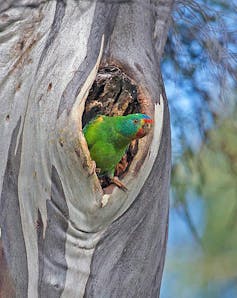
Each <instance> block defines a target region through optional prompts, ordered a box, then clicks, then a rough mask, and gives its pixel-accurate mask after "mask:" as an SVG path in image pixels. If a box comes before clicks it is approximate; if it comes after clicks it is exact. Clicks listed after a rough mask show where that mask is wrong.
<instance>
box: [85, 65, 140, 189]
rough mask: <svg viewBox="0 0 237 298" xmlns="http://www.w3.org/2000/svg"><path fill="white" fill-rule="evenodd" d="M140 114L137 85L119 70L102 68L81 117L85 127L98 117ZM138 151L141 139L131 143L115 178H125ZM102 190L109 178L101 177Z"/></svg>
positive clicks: (116, 171) (107, 183) (117, 168)
mask: <svg viewBox="0 0 237 298" xmlns="http://www.w3.org/2000/svg"><path fill="white" fill-rule="evenodd" d="M140 112H141V105H140V102H139V99H138V91H137V86H136V85H135V84H134V83H133V82H132V81H131V79H130V78H129V77H128V76H127V75H126V74H125V73H123V72H122V71H121V69H119V68H118V67H115V66H107V67H103V68H100V69H99V71H98V73H97V76H96V79H95V81H94V83H93V85H92V87H91V89H90V91H89V95H88V98H87V100H86V103H85V110H84V113H83V116H82V127H84V126H85V125H86V124H87V123H88V122H89V121H90V120H92V119H93V118H95V117H96V116H97V115H106V116H121V115H128V114H134V113H140ZM137 151H138V140H134V141H133V142H131V144H130V146H129V148H128V150H127V152H126V154H125V155H124V156H123V157H122V159H121V161H120V162H119V164H118V165H117V167H116V170H115V176H118V177H119V178H122V177H123V176H124V175H125V174H126V172H127V171H128V169H129V166H130V164H131V162H132V160H133V158H134V156H135V155H136V153H137ZM99 179H100V182H101V185H102V187H103V188H104V187H106V186H108V185H109V181H108V180H107V179H106V177H102V178H101V177H99Z"/></svg>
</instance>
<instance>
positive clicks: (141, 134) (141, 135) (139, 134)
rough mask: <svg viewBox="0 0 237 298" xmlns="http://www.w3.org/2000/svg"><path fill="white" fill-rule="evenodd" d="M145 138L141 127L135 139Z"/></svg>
mask: <svg viewBox="0 0 237 298" xmlns="http://www.w3.org/2000/svg"><path fill="white" fill-rule="evenodd" d="M144 136H145V131H144V129H143V128H142V127H141V128H140V129H139V130H138V132H137V133H136V138H142V137H144Z"/></svg>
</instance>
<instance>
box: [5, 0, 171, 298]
mask: <svg viewBox="0 0 237 298" xmlns="http://www.w3.org/2000/svg"><path fill="white" fill-rule="evenodd" d="M172 2H173V1H171V0H170V1H169V0H167V1H155V0H153V1H152V0H151V1H147V0H139V1H73V0H71V1H69V0H68V1H61V0H58V1H28V0H25V1H23V0H22V1H4V2H0V3H1V5H0V11H1V15H0V43H1V49H0V51H1V58H0V59H1V61H0V63H1V66H2V67H1V69H0V106H1V109H0V226H1V235H2V241H3V247H4V253H5V256H6V259H7V263H8V267H9V270H10V273H11V275H12V279H13V282H14V287H15V291H16V296H17V297H67V298H70V297H103V298H106V297H158V296H159V289H160V284H161V278H162V272H163V265H164V259H165V250H166V241H167V227H168V223H167V221H168V205H169V203H168V190H169V176H170V124H169V112H168V106H167V101H166V97H165V94H164V88H163V84H162V79H161V73H160V68H159V64H160V59H161V56H162V52H163V49H164V45H165V41H166V38H167V32H168V28H169V20H170V15H171V8H172ZM105 65H117V66H119V67H121V69H123V71H124V72H126V73H127V75H128V76H130V77H131V78H132V80H133V81H134V82H135V83H136V84H137V85H138V86H139V88H140V91H139V92H140V97H141V99H142V102H143V106H144V111H145V112H147V113H148V114H150V115H151V116H152V117H153V118H154V121H155V125H154V131H153V133H152V134H150V135H149V136H148V137H147V138H144V139H143V140H142V141H140V142H139V150H138V153H137V155H136V156H135V158H134V160H133V161H132V164H131V166H130V168H129V172H128V173H127V175H126V177H124V179H123V182H124V183H125V184H126V185H127V186H128V191H127V192H126V193H125V192H123V191H121V190H120V189H118V188H115V189H114V191H113V193H112V194H111V195H104V193H103V190H102V189H101V186H100V184H99V181H98V179H97V175H96V173H95V165H94V162H93V161H92V160H91V159H90V155H89V151H88V149H87V146H86V142H85V139H84V137H83V134H82V126H81V118H82V113H83V109H84V104H85V100H86V97H87V95H88V92H89V89H90V87H91V85H92V83H93V81H94V79H95V76H96V73H97V70H98V67H99V66H105Z"/></svg>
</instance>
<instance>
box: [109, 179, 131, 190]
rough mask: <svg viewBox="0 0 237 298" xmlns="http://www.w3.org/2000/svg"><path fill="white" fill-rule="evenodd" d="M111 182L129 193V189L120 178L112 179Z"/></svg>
mask: <svg viewBox="0 0 237 298" xmlns="http://www.w3.org/2000/svg"><path fill="white" fill-rule="evenodd" d="M110 181H111V182H112V183H113V184H115V185H117V186H118V187H119V188H121V189H122V190H123V191H127V190H128V189H127V187H126V186H125V185H124V184H123V183H122V182H121V181H120V180H119V178H118V177H116V176H114V177H113V178H110Z"/></svg>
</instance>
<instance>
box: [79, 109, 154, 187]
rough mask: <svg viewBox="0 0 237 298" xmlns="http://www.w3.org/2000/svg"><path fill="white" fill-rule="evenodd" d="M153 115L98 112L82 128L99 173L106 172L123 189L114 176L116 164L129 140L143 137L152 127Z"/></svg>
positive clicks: (101, 174) (103, 174)
mask: <svg viewBox="0 0 237 298" xmlns="http://www.w3.org/2000/svg"><path fill="white" fill-rule="evenodd" d="M152 123H153V121H152V119H151V118H150V117H149V116H147V115H145V114H130V115H127V116H113V117H109V116H97V117H96V118H94V119H92V120H91V121H90V122H89V123H88V124H87V125H86V126H85V127H84V128H83V133H84V135H85V138H86V141H87V144H88V148H89V151H90V154H91V158H92V159H93V160H94V161H95V162H96V167H97V168H98V169H99V170H100V172H99V176H107V177H108V178H109V179H110V181H111V182H112V183H114V184H116V185H117V186H118V187H120V188H122V189H123V190H126V189H127V188H126V187H125V186H124V185H123V184H122V182H121V181H119V179H118V178H117V177H114V172H115V168H116V165H117V164H118V163H119V161H120V160H121V158H122V156H123V155H124V154H125V152H126V150H127V148H128V146H129V144H130V142H131V141H132V140H134V139H140V138H143V137H144V136H145V135H147V134H148V132H149V131H150V129H151V126H152Z"/></svg>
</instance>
